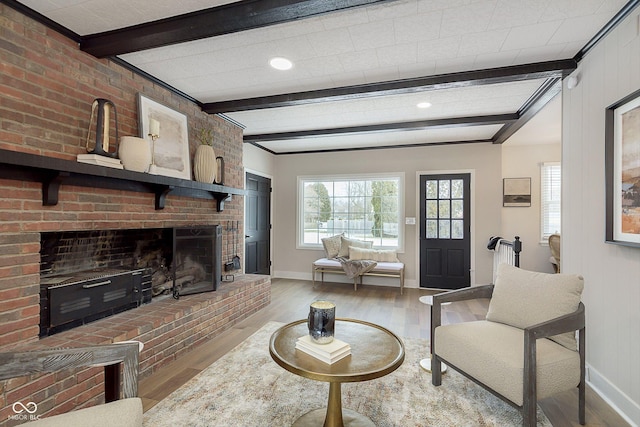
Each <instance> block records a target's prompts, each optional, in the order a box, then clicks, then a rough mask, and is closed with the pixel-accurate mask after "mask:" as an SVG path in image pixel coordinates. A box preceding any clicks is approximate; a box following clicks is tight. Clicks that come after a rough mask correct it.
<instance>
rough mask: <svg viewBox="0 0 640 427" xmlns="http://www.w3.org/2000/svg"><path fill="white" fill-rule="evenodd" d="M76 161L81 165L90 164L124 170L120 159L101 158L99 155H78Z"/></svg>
mask: <svg viewBox="0 0 640 427" xmlns="http://www.w3.org/2000/svg"><path fill="white" fill-rule="evenodd" d="M76 160H78V161H79V162H80V163H88V164H90V165H98V166H106V167H108V168H115V169H124V167H123V166H122V163H120V159H114V158H113V157H107V156H101V155H99V154H78V155H77V156H76Z"/></svg>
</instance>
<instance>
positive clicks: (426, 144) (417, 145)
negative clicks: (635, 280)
mask: <svg viewBox="0 0 640 427" xmlns="http://www.w3.org/2000/svg"><path fill="white" fill-rule="evenodd" d="M491 143H492V141H491V140H490V139H474V140H469V141H447V142H419V143H415V144H402V145H379V146H375V147H371V146H368V147H350V148H327V149H321V150H304V151H280V152H275V151H272V150H269V149H268V148H265V147H263V146H261V145H259V144H256V143H252V145H254V146H256V147H258V148H261V149H263V150H265V151H267V152H269V153H271V154H274V155H276V156H284V155H290V154H318V153H340V152H345V151H369V150H389V149H393V148H396V149H397V148H420V147H435V146H438V145H460V144H491Z"/></svg>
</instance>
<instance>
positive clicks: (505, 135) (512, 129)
mask: <svg viewBox="0 0 640 427" xmlns="http://www.w3.org/2000/svg"><path fill="white" fill-rule="evenodd" d="M561 91H562V79H561V78H560V77H557V78H552V79H548V80H547V81H546V82H544V84H543V85H542V86H540V87H539V88H538V90H537V91H536V92H535V93H534V94H533V95H531V97H530V98H529V99H528V100H527V102H525V104H524V105H523V106H522V108H520V111H519V112H518V115H519V116H520V117H519V118H518V120H516V121H515V122H513V123H509V124H505V125H504V126H503V127H502V129H500V130H499V131H498V132H497V133H496V134H495V135H494V136H493V143H494V144H502V143H503V142H505V141H506V140H507V139H509V137H511V136H512V135H513V134H514V133H516V131H518V129H520V128H522V126H524V125H525V124H526V123H527V122H528V121H529V120H531V119H532V118H533V116H535V115H536V114H538V113H539V112H540V110H542V109H543V108H544V106H545V105H547V104H548V103H549V101H551V100H552V99H553V98H554V97H555V96H556V95H557V94H559V93H560V92H561Z"/></svg>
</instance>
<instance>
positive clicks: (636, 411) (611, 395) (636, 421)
mask: <svg viewBox="0 0 640 427" xmlns="http://www.w3.org/2000/svg"><path fill="white" fill-rule="evenodd" d="M587 372H588V377H587V384H589V386H590V387H591V388H592V389H593V391H594V392H596V393H597V394H598V396H600V397H601V398H602V399H603V400H604V401H605V402H607V404H608V405H609V406H611V408H612V409H613V410H614V411H616V412H617V413H618V414H619V415H620V416H621V417H622V418H624V420H625V421H626V422H628V423H629V424H631V426H632V427H638V425H640V405H638V404H637V403H636V402H634V401H633V400H631V398H630V397H629V396H627V395H626V394H624V393H623V392H622V391H621V390H620V389H619V388H618V387H616V386H615V385H614V384H612V383H611V382H610V381H609V380H608V379H607V378H606V377H604V376H602V375H601V374H600V372H598V371H597V370H596V369H594V368H593V366H591V365H587Z"/></svg>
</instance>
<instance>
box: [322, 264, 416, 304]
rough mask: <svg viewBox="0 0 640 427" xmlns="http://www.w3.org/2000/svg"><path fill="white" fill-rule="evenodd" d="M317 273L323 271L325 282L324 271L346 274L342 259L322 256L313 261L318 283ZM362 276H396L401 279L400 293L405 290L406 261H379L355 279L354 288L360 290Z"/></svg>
mask: <svg viewBox="0 0 640 427" xmlns="http://www.w3.org/2000/svg"><path fill="white" fill-rule="evenodd" d="M316 273H321V280H322V283H324V273H332V274H345V271H344V269H343V268H342V264H341V263H340V261H338V260H336V259H328V258H320V259H319V260H316V261H314V262H313V270H312V273H311V274H312V280H313V284H314V285H315V283H316ZM362 276H378V277H395V278H398V279H400V294H401V295H402V292H403V291H404V263H402V262H378V263H377V265H376V266H375V267H374V268H373V270H370V271H368V272H366V273H363V274H361V275H359V276H357V277H354V279H353V289H354V290H356V291H357V290H358V282H360V285H362Z"/></svg>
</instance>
